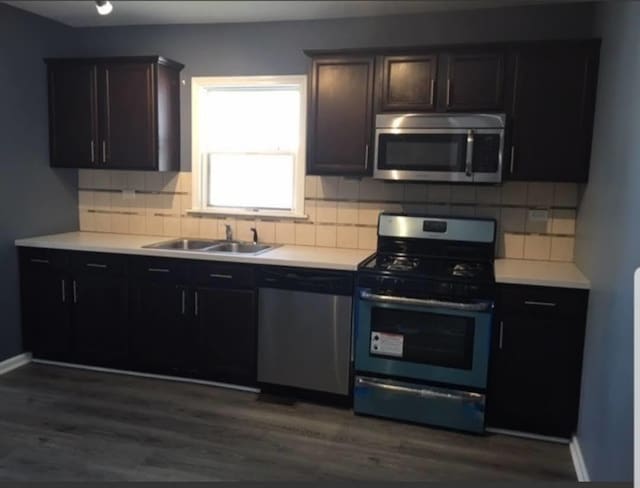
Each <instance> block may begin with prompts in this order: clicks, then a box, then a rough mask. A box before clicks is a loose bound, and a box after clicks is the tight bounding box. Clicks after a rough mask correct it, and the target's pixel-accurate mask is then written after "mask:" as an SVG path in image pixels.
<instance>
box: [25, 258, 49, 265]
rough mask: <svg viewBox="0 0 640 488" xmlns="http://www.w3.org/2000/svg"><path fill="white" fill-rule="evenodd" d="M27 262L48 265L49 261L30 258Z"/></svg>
mask: <svg viewBox="0 0 640 488" xmlns="http://www.w3.org/2000/svg"><path fill="white" fill-rule="evenodd" d="M29 261H31V262H32V263H37V264H49V260H48V259H40V258H31V259H30V260H29Z"/></svg>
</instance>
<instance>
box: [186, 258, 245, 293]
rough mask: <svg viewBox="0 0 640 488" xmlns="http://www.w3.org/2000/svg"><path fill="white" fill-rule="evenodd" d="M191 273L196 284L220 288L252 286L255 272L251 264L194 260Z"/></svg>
mask: <svg viewBox="0 0 640 488" xmlns="http://www.w3.org/2000/svg"><path fill="white" fill-rule="evenodd" d="M191 274H192V276H193V279H194V281H195V282H196V283H197V284H198V285H204V286H212V287H221V288H253V287H254V286H255V273H254V269H253V267H252V266H242V265H237V264H221V263H207V262H202V261H194V262H192V264H191Z"/></svg>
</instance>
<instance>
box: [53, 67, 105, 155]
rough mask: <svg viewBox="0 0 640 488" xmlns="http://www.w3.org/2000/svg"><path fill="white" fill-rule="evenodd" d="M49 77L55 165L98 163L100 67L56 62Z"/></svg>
mask: <svg viewBox="0 0 640 488" xmlns="http://www.w3.org/2000/svg"><path fill="white" fill-rule="evenodd" d="M48 77H49V147H50V162H51V166H53V167H74V168H78V167H80V168H88V167H93V166H95V165H96V163H97V159H96V156H97V152H96V151H97V143H98V141H97V138H98V135H97V98H96V67H95V65H93V64H83V63H75V62H74V63H52V64H49V66H48Z"/></svg>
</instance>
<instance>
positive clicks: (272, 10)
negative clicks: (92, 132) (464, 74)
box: [5, 0, 576, 27]
mask: <svg viewBox="0 0 640 488" xmlns="http://www.w3.org/2000/svg"><path fill="white" fill-rule="evenodd" d="M567 1H576V0H448V1H447V0H444V1H443V0H411V1H404V0H395V1H379V0H374V1H369V0H351V1H242V0H235V1H129V0H126V1H125V0H112V1H111V3H112V4H113V6H114V9H113V12H112V13H111V15H107V16H101V15H98V14H97V12H96V9H95V3H94V2H93V1H88V0H85V1H7V2H5V3H7V4H9V5H12V6H14V7H18V8H21V9H23V10H27V11H29V12H32V13H35V14H37V15H41V16H43V17H48V18H50V19H53V20H56V21H58V22H61V23H63V24H67V25H70V26H73V27H95V26H113V25H145V24H208V23H214V24H215V23H231V22H269V21H278V20H307V19H333V18H347V17H370V16H384V15H399V14H415V13H422V12H432V11H442V10H456V9H474V8H495V7H502V6H514V5H530V4H540V3H561V2H567Z"/></svg>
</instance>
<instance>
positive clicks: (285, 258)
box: [15, 232, 373, 271]
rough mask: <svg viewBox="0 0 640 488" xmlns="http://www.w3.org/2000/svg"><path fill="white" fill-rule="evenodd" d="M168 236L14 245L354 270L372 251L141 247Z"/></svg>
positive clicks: (88, 236) (87, 237)
mask: <svg viewBox="0 0 640 488" xmlns="http://www.w3.org/2000/svg"><path fill="white" fill-rule="evenodd" d="M171 239H172V238H171V237H162V236H136V235H126V234H106V233H100V232H68V233H65V234H53V235H48V236H39V237H31V238H27V239H18V240H16V241H15V244H16V246H22V247H40V248H48V249H65V250H69V251H92V252H106V253H115V254H136V255H143V256H159V257H167V258H185V259H200V260H205V261H226V262H236V263H249V264H270V265H277V266H295V267H301V268H320V269H335V270H344V271H355V270H356V269H358V264H360V263H361V262H362V261H364V260H365V259H366V258H367V257H369V256H370V255H371V254H373V251H363V250H358V249H334V248H329V247H313V246H289V245H284V246H280V247H276V248H275V249H272V250H269V251H266V252H264V253H262V254H258V255H243V254H224V253H209V252H198V251H179V250H178V251H177V250H167V249H146V248H143V247H142V246H147V245H149V244H154V243H156V242H161V241H168V240H171Z"/></svg>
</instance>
